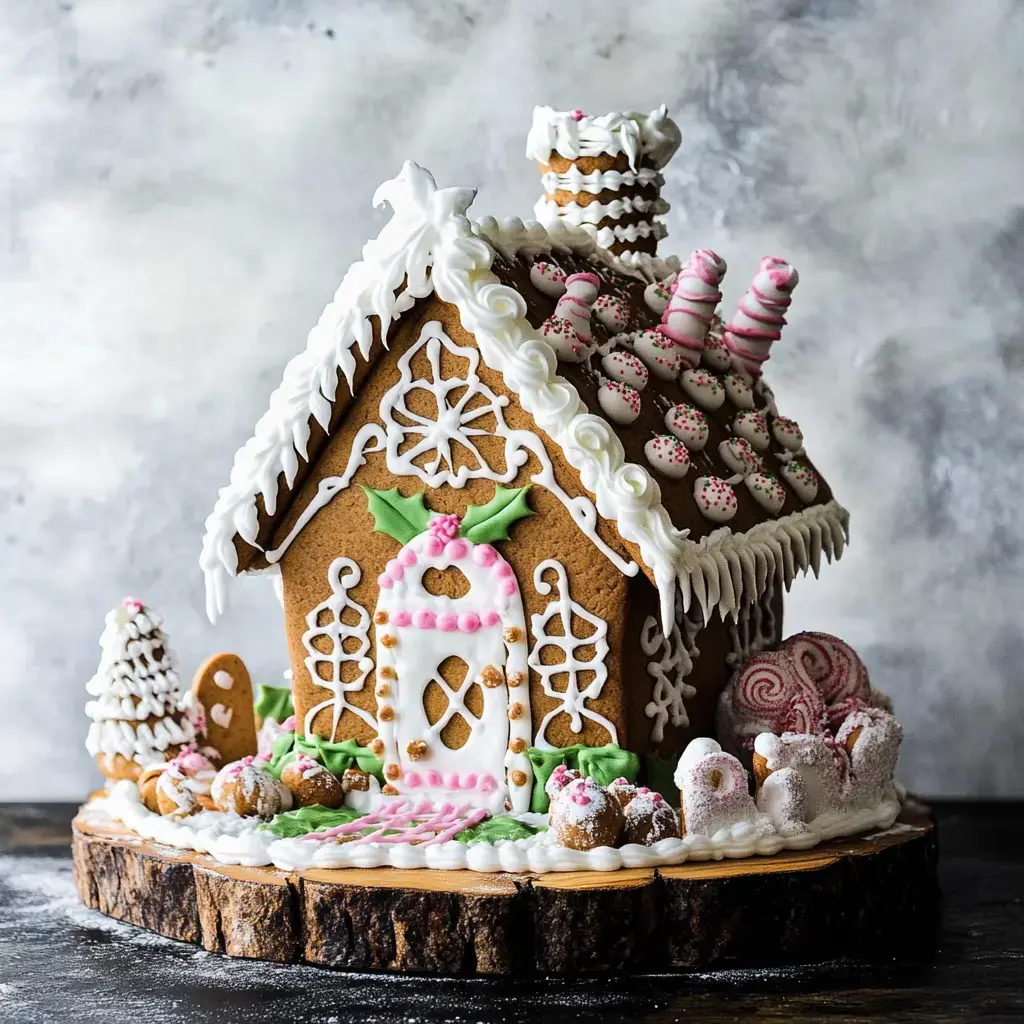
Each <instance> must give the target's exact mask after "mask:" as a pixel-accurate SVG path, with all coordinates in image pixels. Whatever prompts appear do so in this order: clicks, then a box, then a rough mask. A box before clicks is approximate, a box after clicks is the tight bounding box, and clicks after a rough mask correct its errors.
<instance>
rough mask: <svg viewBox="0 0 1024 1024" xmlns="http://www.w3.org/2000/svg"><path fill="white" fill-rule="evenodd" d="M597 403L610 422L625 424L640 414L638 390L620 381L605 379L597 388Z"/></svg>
mask: <svg viewBox="0 0 1024 1024" xmlns="http://www.w3.org/2000/svg"><path fill="white" fill-rule="evenodd" d="M597 403H598V405H600V406H601V411H602V412H603V413H604V414H605V416H607V417H608V419H610V420H611V421H612V423H619V424H622V425H625V424H627V423H632V422H633V420H635V419H636V418H637V416H639V415H640V392H639V391H637V389H636V388H634V387H631V386H630V385H629V384H623V383H622V382H621V381H617V380H606V381H605V382H604V383H603V384H602V385H601V386H600V388H598V390H597Z"/></svg>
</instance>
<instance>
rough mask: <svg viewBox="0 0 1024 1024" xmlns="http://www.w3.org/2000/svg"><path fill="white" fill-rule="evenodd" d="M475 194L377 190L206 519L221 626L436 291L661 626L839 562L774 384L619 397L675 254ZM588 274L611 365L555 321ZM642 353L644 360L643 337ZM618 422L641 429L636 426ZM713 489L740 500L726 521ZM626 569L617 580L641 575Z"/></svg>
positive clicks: (659, 386)
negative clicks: (349, 261) (411, 317)
mask: <svg viewBox="0 0 1024 1024" xmlns="http://www.w3.org/2000/svg"><path fill="white" fill-rule="evenodd" d="M474 197H475V191H474V190H472V189H467V188H446V189H438V188H437V187H436V185H435V183H434V179H433V178H432V177H431V175H430V174H429V172H427V171H426V170H424V169H423V168H421V167H419V166H417V165H416V164H414V163H411V162H407V163H406V164H405V166H404V167H403V168H402V171H401V173H400V174H399V175H398V177H396V178H395V179H393V180H392V181H388V182H386V183H385V184H383V185H382V186H381V187H380V188H379V189H378V190H377V193H376V195H375V196H374V203H375V204H378V205H379V204H380V203H382V202H387V203H388V204H390V206H391V207H392V209H393V211H394V213H393V217H392V219H391V221H390V222H389V223H388V224H387V225H386V226H385V227H384V229H383V230H382V231H381V233H380V235H379V236H378V237H377V238H376V239H373V240H372V241H370V242H368V243H367V244H366V246H365V247H364V249H363V258H362V260H361V261H359V262H357V263H355V264H354V265H353V266H352V267H351V268H350V270H349V271H348V273H347V274H346V275H345V278H344V280H343V281H342V283H341V285H340V287H339V288H338V291H337V293H336V294H335V296H334V299H333V300H332V301H331V303H330V304H329V305H328V306H327V308H326V309H325V310H324V312H323V314H322V315H321V317H320V320H319V322H318V323H317V325H316V326H315V327H314V328H313V330H312V331H311V332H310V334H309V338H308V340H307V345H306V348H305V350H304V351H303V352H302V353H300V354H299V355H298V356H296V357H295V358H294V359H293V360H292V361H291V362H290V363H289V364H288V366H287V367H286V369H285V373H284V379H283V380H282V383H281V385H280V387H279V388H278V389H277V390H276V391H275V392H274V393H273V395H272V396H271V400H270V407H269V409H268V411H267V412H266V413H265V414H264V416H263V417H262V418H261V419H260V421H259V422H258V423H257V425H256V429H255V432H254V435H253V437H252V438H251V439H250V440H249V441H248V442H246V444H245V445H244V446H243V447H242V448H241V449H240V450H239V452H238V453H237V454H236V456H235V462H234V466H233V468H232V471H231V478H230V481H229V483H228V485H227V486H226V487H224V488H223V489H222V490H221V492H220V495H219V497H218V500H217V503H216V506H215V507H214V510H213V512H212V513H211V515H210V517H209V518H208V519H207V522H206V535H205V537H204V539H203V547H202V554H201V556H200V564H201V566H202V569H203V572H204V574H205V577H206V587H207V611H208V613H209V615H210V617H211V619H213V618H216V616H217V615H218V614H219V613H220V612H222V611H223V608H224V605H225V601H226V586H227V581H228V579H229V578H230V577H232V576H234V575H237V573H238V572H239V571H240V569H241V570H242V571H244V570H246V569H248V568H249V567H250V563H251V559H250V560H248V561H247V560H246V559H244V558H243V560H242V562H241V563H240V559H239V552H240V551H242V552H243V553H245V554H251V553H253V552H255V553H261V554H262V556H263V559H264V560H263V566H265V565H266V564H267V563H272V562H273V559H272V558H269V557H267V555H268V553H267V552H266V551H265V548H264V544H263V541H264V540H265V539H266V538H267V537H268V536H269V533H268V530H267V523H268V522H272V521H274V520H276V519H277V518H278V517H280V515H281V514H282V513H283V511H284V510H285V508H286V506H287V500H286V498H287V496H288V495H289V494H290V492H291V491H292V489H293V488H294V487H295V486H296V484H297V481H298V479H299V477H300V474H301V471H302V469H303V468H304V467H305V466H307V464H308V462H309V460H310V459H311V458H312V459H314V460H315V457H316V451H315V447H314V450H312V451H311V450H310V443H311V438H314V437H316V438H319V439H320V440H321V441H322V439H323V438H324V437H325V436H326V435H327V434H328V433H329V432H330V430H331V428H332V426H333V425H334V423H333V422H332V413H333V412H334V407H335V405H336V400H337V398H338V395H337V390H338V387H339V378H340V377H344V379H345V382H346V383H347V385H348V390H349V392H350V394H353V393H355V392H357V390H358V386H359V382H360V377H359V373H358V372H357V356H358V357H359V365H365V364H366V363H367V362H368V361H369V360H370V359H371V357H372V355H373V350H374V349H375V348H380V347H384V346H386V345H387V342H388V335H389V331H390V329H391V328H392V326H393V325H394V324H395V323H396V322H397V321H398V320H399V319H400V318H401V317H402V316H403V314H404V313H406V312H407V311H409V310H410V309H411V308H412V307H413V305H414V304H415V302H416V301H417V300H419V299H423V298H426V297H427V296H428V295H430V294H431V293H432V292H433V293H434V294H436V295H437V297H438V298H439V299H441V300H442V301H444V302H448V303H452V304H454V305H455V306H456V307H457V308H458V311H459V316H460V320H461V323H462V326H463V327H464V328H465V330H467V331H468V332H470V333H472V334H473V335H474V337H475V339H476V343H477V345H478V347H479V350H480V354H481V357H482V358H483V360H484V361H485V362H486V363H487V364H488V365H489V366H490V367H491V368H492V369H494V370H496V371H498V372H500V373H501V374H502V377H503V379H504V382H505V384H506V386H507V387H508V388H509V389H510V390H511V391H512V392H514V393H515V394H516V396H517V397H518V399H519V402H520V403H521V405H522V406H523V408H524V409H525V410H526V411H527V412H528V413H530V415H531V416H532V417H533V418H534V420H535V422H536V424H537V426H538V428H539V429H540V430H542V431H543V432H544V433H545V434H546V435H547V436H548V437H549V438H550V439H551V440H552V441H553V442H554V443H555V444H557V445H558V447H559V449H560V450H561V452H562V454H563V456H564V458H565V460H566V461H567V462H568V463H569V465H571V466H572V467H574V469H575V470H576V472H577V473H578V474H579V478H580V481H581V483H582V486H583V487H584V488H585V489H586V490H587V491H588V492H589V493H590V494H591V495H593V497H594V502H595V504H596V508H597V512H598V513H599V514H600V515H601V516H602V517H603V518H604V519H606V520H608V521H609V522H612V523H614V524H615V525H616V528H617V530H618V533H619V536H620V537H621V539H622V541H623V544H624V547H625V548H626V549H627V550H628V551H629V552H630V553H631V554H632V555H633V557H634V558H635V559H636V560H637V561H638V562H639V563H641V565H640V568H642V569H643V571H644V572H645V573H646V575H647V576H648V577H649V578H650V579H651V580H652V582H653V583H654V584H655V585H656V586H657V588H658V590H659V594H660V600H661V608H662V616H663V619H664V620H665V622H666V623H671V622H672V621H673V618H674V607H675V602H676V595H677V594H679V596H680V597H681V600H682V604H683V607H684V608H689V606H690V604H691V603H692V602H693V601H694V600H696V601H697V602H698V603H699V605H700V607H701V608H702V609H703V611H704V614H705V616H707V615H708V614H710V612H711V610H712V609H714V608H716V607H717V608H718V609H719V611H720V613H721V614H723V615H724V614H727V613H728V612H731V611H734V610H735V609H737V608H738V607H739V605H740V603H741V602H743V601H747V600H751V599H753V598H754V597H756V596H759V595H760V594H761V593H762V592H763V591H764V590H765V589H766V587H767V586H768V585H769V583H770V581H771V580H772V579H778V580H779V581H780V582H781V583H782V584H784V585H786V586H788V585H789V583H790V582H791V581H792V579H793V577H794V575H795V574H796V572H798V571H806V570H807V569H808V568H810V569H813V570H814V571H815V572H817V570H818V567H819V564H820V560H821V556H822V555H823V554H824V556H825V558H826V559H828V560H831V558H832V557H833V556H835V557H838V556H839V555H840V554H841V553H842V550H843V548H844V545H845V543H846V539H847V524H848V515H847V513H846V511H845V510H844V509H843V508H842V507H841V506H840V505H839V504H838V503H836V502H835V501H834V500H833V498H832V495H831V492H830V491H829V489H828V487H827V485H825V484H824V482H823V481H818V479H817V477H816V475H815V473H814V470H813V468H812V467H811V466H810V464H809V463H808V462H807V461H806V459H805V456H804V453H803V449H802V439H801V438H800V435H799V431H798V430H797V428H796V425H795V424H793V423H792V421H788V420H786V419H785V418H784V417H782V416H780V415H779V414H778V413H777V411H776V409H775V403H774V398H773V396H772V393H771V391H770V389H769V388H768V387H767V385H765V384H763V383H762V382H760V381H759V382H758V383H757V384H756V385H755V386H754V387H752V388H751V387H750V386H749V381H748V382H747V385H746V386H744V383H743V380H742V378H741V376H740V375H737V374H726V375H718V376H716V375H715V374H714V373H713V372H709V370H697V371H695V373H694V374H691V375H690V377H689V378H688V381H687V390H685V391H684V389H683V386H682V385H681V384H680V381H679V380H677V379H662V378H661V377H659V376H658V375H657V374H656V373H654V372H652V373H651V374H650V379H649V380H646V374H645V381H646V387H645V388H644V390H643V391H642V394H640V395H639V396H637V395H635V394H630V395H628V396H627V395H626V392H627V391H630V390H631V389H630V388H628V387H626V388H623V386H622V381H623V379H624V378H623V375H622V373H621V372H620V370H622V369H623V368H622V367H620V366H618V365H616V364H617V363H619V362H623V361H625V362H630V363H632V362H633V361H634V360H632V359H630V358H627V357H632V356H634V354H635V353H634V351H633V349H632V348H629V347H627V345H628V344H629V343H628V342H627V345H623V344H621V342H622V340H623V339H625V338H639V337H640V335H641V334H643V333H644V332H646V335H647V337H648V338H651V337H653V336H654V332H653V330H652V329H653V328H654V327H655V326H656V325H657V324H658V322H659V319H660V314H659V312H658V311H657V310H658V307H659V305H660V306H662V307H663V306H664V302H665V301H666V292H665V290H664V287H663V286H662V287H661V288H659V282H664V281H665V280H666V279H669V278H671V277H672V275H674V274H676V273H678V271H679V269H680V265H679V262H678V261H677V260H671V259H670V260H662V259H658V258H654V257H650V256H646V255H641V254H630V255H628V256H625V257H615V256H612V255H611V254H610V253H608V252H606V251H605V250H603V249H601V248H599V247H598V246H597V245H596V244H595V242H594V240H593V239H592V238H591V237H590V236H589V235H587V234H586V233H585V232H583V231H580V230H578V229H576V228H574V227H572V226H569V225H565V224H563V223H558V222H556V223H552V224H549V225H547V226H541V225H540V224H536V223H527V224H524V223H523V222H521V221H519V220H508V221H502V222H499V221H496V220H494V219H493V218H487V219H484V220H481V221H479V222H477V223H475V224H474V223H471V222H470V220H469V219H468V217H467V216H466V211H467V210H468V208H469V206H470V204H471V203H472V201H473V199H474ZM538 263H541V264H547V267H548V268H549V269H547V270H545V268H544V267H539V268H538V267H537V266H536V264H538ZM581 272H582V273H583V274H584V276H586V275H588V274H590V273H593V274H596V276H597V278H598V279H599V280H600V286H601V294H602V296H604V299H603V301H599V308H597V309H596V310H595V313H596V315H595V317H594V321H593V333H594V340H595V342H597V343H598V345H599V348H598V350H597V351H598V353H599V354H600V356H601V359H600V363H599V365H598V360H596V359H594V360H590V361H588V362H587V363H571V362H564V361H562V362H560V361H559V360H558V359H557V358H556V355H555V351H554V349H553V348H552V344H551V343H549V342H550V341H551V338H552V335H551V332H550V330H549V329H546V328H545V324H546V323H549V321H550V319H551V317H552V314H553V312H554V309H555V300H554V298H553V297H552V295H551V294H550V293H551V292H552V289H550V288H548V287H547V282H546V281H545V279H544V278H545V274H549V275H554V276H557V275H559V274H561V275H562V277H564V276H566V275H572V274H574V273H581ZM538 285H539V286H540V287H538ZM623 318H624V322H617V321H623ZM623 326H628V327H629V329H630V330H629V333H628V334H622V333H621V331H622V327H623ZM619 335H621V336H619ZM711 337H712V341H711V342H709V352H718V351H719V349H720V348H721V345H720V344H719V343H718V342H717V341H716V339H715V332H714V331H712V333H711ZM638 345H639V342H638ZM716 345H717V347H716ZM636 352H637V353H640V354H643V355H645V357H647V356H650V355H651V353H650V352H648V351H645V350H644V349H643V347H642V346H639V347H637V348H636ZM655 354H656V353H655ZM609 360H610V361H609ZM626 369H627V371H628V367H627V368H626ZM712 391H713V392H715V393H714V395H713V396H712V395H711V392H712ZM719 392H720V393H721V394H719ZM627 399H628V402H627V404H629V405H630V408H629V409H628V410H625V412H626V415H625V416H622V415H620V414H621V413H622V412H623V411H624V407H623V406H622V401H623V400H627ZM690 403H693V404H692V405H691V404H690ZM716 403H717V404H716ZM633 404H635V405H636V406H637V410H634V409H633V408H632V405H633ZM698 405H699V406H700V409H699V410H695V408H694V407H695V406H698ZM686 410H689V412H686ZM694 411H697V412H698V418H697V421H694V420H693V418H692V416H691V414H692V413H693V412H694ZM634 412H635V415H634ZM626 419H631V420H632V422H631V423H630V424H629V425H625V420H626ZM615 420H621V421H622V422H620V423H616V422H614V421H615ZM695 422H696V424H697V426H696V429H698V430H703V431H704V432H705V436H704V443H703V444H702V445H701V446H699V450H696V449H695V450H694V451H692V452H691V453H690V456H689V461H691V462H693V463H694V465H695V469H696V471H694V469H691V471H690V472H689V473H688V474H686V475H684V476H682V477H680V476H679V475H678V473H675V472H673V470H672V467H671V465H670V464H671V461H672V452H670V451H668V450H667V449H666V448H665V446H666V445H669V446H671V445H673V444H674V443H675V441H674V438H673V436H672V435H675V438H680V437H687V436H689V433H692V431H693V429H695V428H694V423H695ZM666 425H668V431H669V432H666ZM688 432H689V433H688ZM762 435H764V436H763V437H762ZM747 437H750V438H753V439H755V440H756V441H757V451H754V450H753V447H752V445H751V444H750V443H746V444H742V445H739V444H737V441H738V440H740V439H743V438H747ZM659 439H660V440H659ZM772 439H774V440H772ZM794 439H795V443H794ZM762 442H764V443H762ZM659 444H660V445H661V447H659ZM794 454H796V455H799V456H800V459H799V460H796V459H794V458H793V455H794ZM679 455H680V457H685V456H686V453H685V452H683V451H680V452H679ZM744 462H746V463H747V465H746V466H744V465H742V464H743V463H744ZM755 464H756V465H755ZM755 468H756V469H758V470H759V471H760V472H756V473H755V472H752V470H753V469H755ZM791 468H792V471H791ZM736 470H741V472H736ZM730 481H731V482H730ZM709 482H710V483H709ZM695 483H696V487H695ZM720 485H724V486H725V487H726V488H727V489H729V492H730V494H731V497H729V498H728V499H727V502H728V503H730V509H728V510H726V511H728V512H729V522H728V525H727V524H726V523H725V522H724V521H723V515H724V513H723V509H722V507H721V506H722V502H720V501H719V498H720V497H721V494H720V493H719V491H718V490H716V488H719V487H720ZM759 488H760V492H759ZM769 491H770V493H767V492H769ZM721 493H724V492H721ZM732 505H734V506H735V507H732ZM278 557H279V556H278ZM617 561H618V563H621V565H620V567H622V568H623V569H624V571H628V572H635V571H637V566H636V565H635V564H633V563H623V562H622V560H621V559H618V560H617Z"/></svg>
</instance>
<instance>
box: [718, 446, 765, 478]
mask: <svg viewBox="0 0 1024 1024" xmlns="http://www.w3.org/2000/svg"><path fill="white" fill-rule="evenodd" d="M718 454H719V455H720V456H721V457H722V461H723V462H724V463H725V464H726V465H727V466H728V467H729V468H730V469H731V470H732V471H733V472H734V473H741V474H742V475H743V476H746V475H747V474H748V473H760V472H761V470H762V469H764V462H762V461H761V456H760V455H758V454H757V452H755V451H754V449H753V448H752V447H751V444H750V442H749V441H746V440H744V439H743V438H742V437H731V438H729V440H728V441H723V442H722V443H721V444H720V445H719V446H718Z"/></svg>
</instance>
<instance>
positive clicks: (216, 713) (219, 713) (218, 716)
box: [209, 704, 234, 729]
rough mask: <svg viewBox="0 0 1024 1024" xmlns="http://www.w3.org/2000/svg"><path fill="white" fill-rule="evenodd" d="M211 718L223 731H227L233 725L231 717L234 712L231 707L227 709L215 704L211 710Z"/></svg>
mask: <svg viewBox="0 0 1024 1024" xmlns="http://www.w3.org/2000/svg"><path fill="white" fill-rule="evenodd" d="M209 714H210V718H212V719H213V721H214V722H216V723H217V725H219V726H220V727H221V728H222V729H226V728H227V727H228V726H229V725H230V724H231V717H232V715H234V710H233V709H232V708H229V707H225V706H224V705H223V704H214V705H213V707H212V708H210V712H209Z"/></svg>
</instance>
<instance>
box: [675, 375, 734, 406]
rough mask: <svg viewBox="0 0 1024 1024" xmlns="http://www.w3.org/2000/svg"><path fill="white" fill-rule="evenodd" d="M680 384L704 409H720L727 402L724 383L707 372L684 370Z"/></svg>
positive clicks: (680, 377)
mask: <svg viewBox="0 0 1024 1024" xmlns="http://www.w3.org/2000/svg"><path fill="white" fill-rule="evenodd" d="M679 384H680V385H681V387H682V389H683V390H684V391H685V392H686V393H687V394H688V395H689V396H690V398H692V399H693V400H694V401H695V402H696V403H697V404H698V405H699V406H700V407H701V408H702V409H719V408H721V406H722V403H723V402H724V401H725V389H724V388H723V387H722V382H721V381H720V380H719V379H718V378H717V377H716V376H715V375H714V374H712V373H708V371H707V370H683V372H682V373H681V374H680V376H679Z"/></svg>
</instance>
